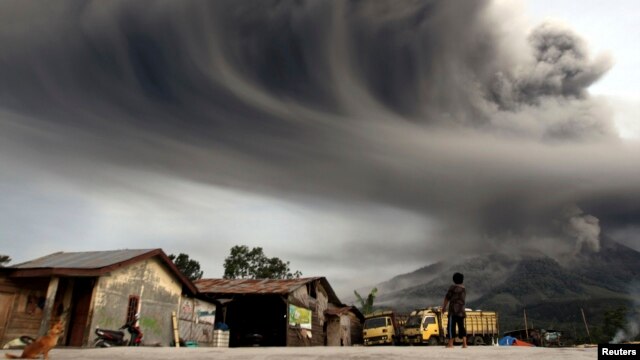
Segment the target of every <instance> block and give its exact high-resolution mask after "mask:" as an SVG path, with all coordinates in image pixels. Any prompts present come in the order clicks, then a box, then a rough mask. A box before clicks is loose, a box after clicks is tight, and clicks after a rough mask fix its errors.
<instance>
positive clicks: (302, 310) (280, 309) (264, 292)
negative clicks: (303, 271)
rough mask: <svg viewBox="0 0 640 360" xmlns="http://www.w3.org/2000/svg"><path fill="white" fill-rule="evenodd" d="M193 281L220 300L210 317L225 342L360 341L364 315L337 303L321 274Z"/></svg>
mask: <svg viewBox="0 0 640 360" xmlns="http://www.w3.org/2000/svg"><path fill="white" fill-rule="evenodd" d="M194 283H195V285H196V287H197V288H198V291H199V292H200V294H201V295H204V296H205V297H206V298H208V299H211V300H215V301H217V302H218V303H220V304H221V309H220V310H219V311H218V313H217V318H216V321H217V322H223V323H225V324H226V325H227V326H228V327H229V329H230V331H231V335H230V344H229V345H230V346H252V345H261V346H318V345H351V344H354V343H358V342H361V337H362V335H361V334H362V323H363V321H364V317H363V316H362V314H361V313H360V312H359V311H358V310H357V309H356V308H353V307H348V306H345V305H344V304H342V303H341V302H340V300H339V299H338V297H337V295H336V294H335V292H334V291H333V289H332V288H331V285H329V282H328V281H327V279H326V278H324V277H308V278H299V279H283V280H276V279H201V280H196V281H195V282H194ZM352 334H355V336H354V335H352ZM359 339H360V340H359Z"/></svg>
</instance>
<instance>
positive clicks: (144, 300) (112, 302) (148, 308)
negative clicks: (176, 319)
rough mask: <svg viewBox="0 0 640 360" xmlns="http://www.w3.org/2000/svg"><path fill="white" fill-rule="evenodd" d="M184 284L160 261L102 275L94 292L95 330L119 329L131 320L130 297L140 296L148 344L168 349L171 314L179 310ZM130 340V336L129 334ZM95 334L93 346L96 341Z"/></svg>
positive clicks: (145, 262)
mask: <svg viewBox="0 0 640 360" xmlns="http://www.w3.org/2000/svg"><path fill="white" fill-rule="evenodd" d="M181 293H182V284H181V283H180V282H179V281H178V280H177V279H176V278H175V276H174V275H173V273H171V272H170V271H169V270H168V269H167V268H166V267H165V265H164V264H163V263H162V262H161V261H160V260H158V259H156V258H151V259H147V260H143V261H140V262H139V263H136V264H133V265H130V266H128V267H126V268H122V269H118V270H115V271H113V272H111V273H110V274H109V275H107V276H102V277H101V278H100V279H99V280H98V282H97V284H96V288H95V290H94V299H93V304H92V308H93V317H92V319H91V329H94V328H96V327H101V328H108V329H117V328H119V327H120V326H122V325H123V324H124V323H125V321H126V317H127V307H128V304H129V296H130V295H136V296H139V297H140V322H139V324H140V328H141V330H142V332H143V334H144V337H143V342H144V343H145V344H147V345H150V344H161V345H165V346H168V345H169V343H170V341H171V339H172V333H173V327H172V321H171V312H173V311H176V312H178V311H179V305H180V296H181ZM127 337H128V334H127ZM94 338H95V334H94V333H93V331H92V332H91V335H90V343H91V342H92V341H93V340H94Z"/></svg>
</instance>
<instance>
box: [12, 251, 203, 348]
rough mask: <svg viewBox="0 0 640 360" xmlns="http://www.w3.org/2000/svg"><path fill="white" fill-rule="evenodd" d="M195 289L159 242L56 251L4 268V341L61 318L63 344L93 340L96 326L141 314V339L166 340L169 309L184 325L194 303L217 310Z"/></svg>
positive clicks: (41, 330)
mask: <svg viewBox="0 0 640 360" xmlns="http://www.w3.org/2000/svg"><path fill="white" fill-rule="evenodd" d="M196 294H197V289H196V287H195V285H194V284H193V283H192V282H191V281H190V280H189V279H188V278H186V277H185V276H184V275H183V274H182V273H181V272H180V270H178V268H176V266H175V265H174V264H173V262H172V261H171V260H170V259H169V258H168V257H167V255H166V254H165V253H164V252H163V251H162V250H161V249H141V250H115V251H91V252H57V253H54V254H51V255H47V256H44V257H41V258H38V259H35V260H31V261H27V262H24V263H21V264H17V265H13V266H10V267H7V268H3V269H1V271H0V305H1V306H0V309H1V310H0V341H2V343H3V344H4V343H5V342H7V341H9V340H11V339H14V338H16V337H19V336H21V335H31V336H36V335H38V334H43V333H45V332H46V331H47V329H48V328H49V323H50V322H51V321H52V320H54V319H58V318H62V319H63V321H64V322H65V326H66V329H65V333H64V335H63V337H62V339H61V342H60V344H62V345H68V346H91V344H92V342H93V340H94V338H95V335H94V334H93V329H95V328H96V327H101V328H108V329H118V328H119V327H120V326H122V325H123V324H124V323H126V322H127V321H129V320H131V319H132V318H133V317H135V315H136V314H137V313H138V314H139V315H140V319H139V325H140V328H141V330H142V332H143V333H144V339H143V340H144V343H146V344H160V345H169V343H170V342H171V341H172V340H173V339H174V333H173V320H172V313H174V312H175V313H176V314H179V317H180V318H181V319H183V321H181V325H182V326H184V325H190V324H192V323H194V322H196V323H197V322H198V321H197V320H196V319H195V318H194V317H193V316H190V315H189V313H190V312H191V314H195V310H196V308H198V313H199V314H205V315H207V314H208V315H209V318H211V316H212V315H213V314H215V304H213V303H211V302H208V301H203V300H201V299H195V296H196ZM190 326H192V325H190ZM192 327H193V326H192ZM209 328H210V330H213V320H212V319H211V320H210V324H209ZM180 330H181V333H184V332H185V331H184V329H180ZM127 335H128V334H127Z"/></svg>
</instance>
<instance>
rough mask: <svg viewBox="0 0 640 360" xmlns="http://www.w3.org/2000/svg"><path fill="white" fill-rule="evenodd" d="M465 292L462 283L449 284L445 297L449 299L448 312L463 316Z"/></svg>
mask: <svg viewBox="0 0 640 360" xmlns="http://www.w3.org/2000/svg"><path fill="white" fill-rule="evenodd" d="M466 296H467V293H466V291H465V289H464V286H463V285H457V284H455V285H451V287H450V288H449V291H447V295H446V296H445V298H446V299H447V300H448V301H449V314H453V315H455V316H459V317H465V316H466V314H465V312H464V304H465V302H464V300H465V297H466Z"/></svg>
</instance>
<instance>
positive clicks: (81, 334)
mask: <svg viewBox="0 0 640 360" xmlns="http://www.w3.org/2000/svg"><path fill="white" fill-rule="evenodd" d="M94 284H95V279H94V278H76V279H75V281H74V284H73V295H72V296H71V319H70V320H69V324H70V325H69V337H68V339H67V345H68V346H82V345H84V343H83V342H84V339H85V337H86V336H87V335H88V330H89V329H88V328H87V326H88V325H89V324H88V323H87V322H88V320H89V308H90V307H91V296H92V295H93V286H94Z"/></svg>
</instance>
